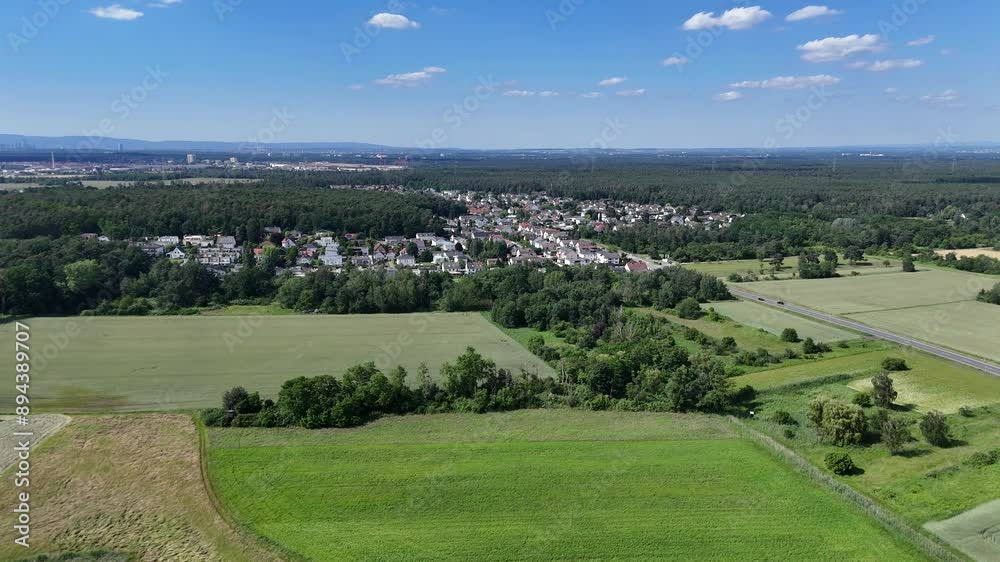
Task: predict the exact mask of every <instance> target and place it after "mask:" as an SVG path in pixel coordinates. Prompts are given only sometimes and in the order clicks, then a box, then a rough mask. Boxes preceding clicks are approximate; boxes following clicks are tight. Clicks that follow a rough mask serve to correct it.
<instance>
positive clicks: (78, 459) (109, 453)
mask: <svg viewBox="0 0 1000 562" xmlns="http://www.w3.org/2000/svg"><path fill="white" fill-rule="evenodd" d="M31 461H32V466H31V524H32V525H31V547H32V548H31V552H32V553H35V554H38V553H42V552H49V553H56V552H78V553H79V552H87V551H91V550H95V549H100V550H105V551H112V552H119V553H124V554H128V555H130V556H131V558H129V559H130V560H139V561H166V560H199V561H220V562H222V561H225V562H229V561H244V560H246V561H256V560H273V559H274V558H273V557H272V556H271V555H269V554H268V553H267V552H265V551H264V550H262V549H261V548H260V547H259V546H257V545H256V543H255V541H254V540H252V539H248V538H246V537H241V536H238V535H237V534H236V533H235V532H234V531H233V530H232V529H231V528H230V527H229V526H228V525H227V524H226V523H225V522H224V521H223V519H222V518H221V517H220V516H219V515H218V513H217V512H216V511H215V509H214V507H213V505H212V503H211V501H210V499H209V496H208V492H207V490H206V488H205V486H204V483H203V481H202V477H201V469H200V466H199V455H198V433H197V430H196V429H195V426H194V423H193V422H192V420H191V418H190V417H188V416H180V415H138V416H137V415H132V416H102V417H95V416H82V417H76V418H74V419H73V421H72V422H70V423H69V425H67V426H66V427H64V428H63V429H62V431H60V432H58V433H56V434H55V435H53V436H51V437H50V438H49V439H48V440H47V441H46V442H45V443H44V444H43V445H41V446H40V447H39V448H38V449H36V450H35V451H33V452H32V455H31ZM11 470H13V469H11ZM12 478H13V476H12V475H11V472H10V470H8V471H7V472H5V473H4V475H3V479H4V481H5V482H10V481H11V479H12ZM14 491H15V489H14V488H13V487H12V486H3V487H0V501H3V503H4V505H7V506H13V505H15V502H14ZM11 533H12V531H11V530H10V528H9V527H7V530H6V531H5V532H4V537H5V540H3V541H2V542H0V560H18V559H20V558H22V557H25V556H27V552H26V549H24V548H23V547H21V546H18V545H16V544H14V542H13V537H12V534H11ZM86 559H87V560H90V558H86ZM108 559H115V560H118V558H108ZM102 560H103V558H102Z"/></svg>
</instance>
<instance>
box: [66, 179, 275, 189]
mask: <svg viewBox="0 0 1000 562" xmlns="http://www.w3.org/2000/svg"><path fill="white" fill-rule="evenodd" d="M145 181H146V182H159V183H163V184H165V185H174V184H178V183H190V184H192V185H203V184H208V183H225V184H237V183H248V182H254V181H258V180H255V179H251V178H183V179H176V180H174V179H170V180H157V179H148V180H145ZM80 183H82V184H83V185H84V187H96V188H98V189H107V188H109V187H126V186H130V185H135V184H136V183H137V182H135V181H132V180H81V181H80Z"/></svg>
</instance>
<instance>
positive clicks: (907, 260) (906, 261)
mask: <svg viewBox="0 0 1000 562" xmlns="http://www.w3.org/2000/svg"><path fill="white" fill-rule="evenodd" d="M916 270H917V268H916V267H914V265H913V258H911V257H910V256H903V271H905V272H907V273H912V272H914V271H916Z"/></svg>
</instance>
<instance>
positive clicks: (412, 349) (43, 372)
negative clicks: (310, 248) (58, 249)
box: [0, 313, 552, 412]
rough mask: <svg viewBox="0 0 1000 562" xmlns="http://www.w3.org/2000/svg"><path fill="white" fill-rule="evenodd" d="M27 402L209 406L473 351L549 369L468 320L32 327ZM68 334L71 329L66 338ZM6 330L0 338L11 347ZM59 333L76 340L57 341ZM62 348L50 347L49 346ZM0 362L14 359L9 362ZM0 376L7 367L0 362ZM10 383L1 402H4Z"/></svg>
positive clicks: (267, 319)
mask: <svg viewBox="0 0 1000 562" xmlns="http://www.w3.org/2000/svg"><path fill="white" fill-rule="evenodd" d="M27 323H28V325H29V326H31V333H32V341H34V342H36V343H35V346H36V349H35V352H34V355H33V356H32V360H33V363H34V367H33V370H32V372H33V373H35V374H36V375H37V376H35V377H33V378H32V385H31V393H32V404H33V406H34V408H35V409H36V411H37V410H39V409H41V410H46V411H61V412H74V411H126V410H168V409H179V408H202V407H208V406H216V405H218V403H219V400H220V397H221V396H222V393H223V392H224V391H225V390H226V389H228V388H230V387H233V386H235V385H243V386H245V387H247V388H248V389H251V390H259V391H261V393H262V394H264V395H266V396H271V397H276V394H277V390H278V388H279V387H280V386H281V384H282V383H283V382H284V381H286V380H288V379H290V378H293V377H296V376H301V375H307V376H310V375H320V374H339V373H341V372H343V371H344V370H345V369H346V368H348V367H350V366H352V365H356V364H358V363H363V362H368V361H372V362H374V363H375V364H376V366H378V367H379V368H382V369H391V368H394V367H395V366H397V365H403V366H404V367H406V368H407V369H408V370H409V371H410V374H411V376H415V374H416V370H417V367H418V366H419V365H420V363H421V362H426V363H427V366H428V367H429V369H430V371H431V373H432V374H436V373H437V371H438V369H439V368H440V366H441V364H442V363H444V362H445V361H453V360H454V359H455V358H456V357H457V356H458V355H460V354H461V353H462V352H463V351H464V350H465V348H466V347H468V346H473V347H475V348H476V349H477V350H478V351H479V352H480V353H482V354H483V355H485V356H487V357H490V358H492V359H493V360H495V361H496V362H497V364H498V365H499V366H500V367H505V368H507V369H510V370H512V371H514V372H515V373H516V372H518V371H519V370H520V369H521V368H522V367H523V368H525V369H528V370H529V371H535V372H538V373H539V374H541V375H548V374H551V373H552V371H551V368H550V367H548V366H547V365H545V364H544V363H543V362H542V361H541V360H540V359H538V358H537V357H535V356H534V355H532V354H531V353H529V352H528V351H527V350H526V349H524V348H523V347H522V346H521V345H519V344H518V343H517V342H515V341H513V340H512V339H511V338H510V337H508V336H507V335H505V334H504V333H503V332H501V331H500V330H498V329H496V327H494V326H493V325H492V324H490V323H489V322H488V321H487V320H486V319H485V318H483V317H482V315H480V314H477V313H454V314H446V313H441V314H437V313H435V314H409V315H352V316H328V315H315V316H302V315H299V316H262V317H256V316H254V317H240V316H179V317H178V316H174V317H148V318H142V317H130V318H113V317H96V318H95V317H82V318H80V317H78V318H36V319H33V320H29V321H27ZM69 326H74V327H75V328H73V329H70V328H68V327H69ZM12 330H13V324H4V325H0V338H6V340H7V341H13V335H12ZM67 332H73V333H76V334H77V335H74V336H67V335H66V334H67ZM60 344H61V345H60ZM3 361H13V354H8V355H7V357H6V358H5V359H4V360H3ZM3 366H5V367H7V368H8V371H12V370H13V366H12V365H10V364H8V363H3ZM13 392H14V387H13V385H5V386H4V387H0V404H13Z"/></svg>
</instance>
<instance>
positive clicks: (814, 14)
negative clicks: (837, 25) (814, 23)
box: [785, 6, 844, 21]
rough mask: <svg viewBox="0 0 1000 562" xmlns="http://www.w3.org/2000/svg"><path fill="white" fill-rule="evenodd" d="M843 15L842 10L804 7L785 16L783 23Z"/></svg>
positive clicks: (824, 7)
mask: <svg viewBox="0 0 1000 562" xmlns="http://www.w3.org/2000/svg"><path fill="white" fill-rule="evenodd" d="M843 13H844V12H843V10H834V9H831V8H828V7H826V6H806V7H805V8H802V9H799V10H795V11H794V12H792V13H790V14H788V15H787V16H785V21H802V20H808V19H812V18H820V17H823V16H836V15H840V14H843Z"/></svg>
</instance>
